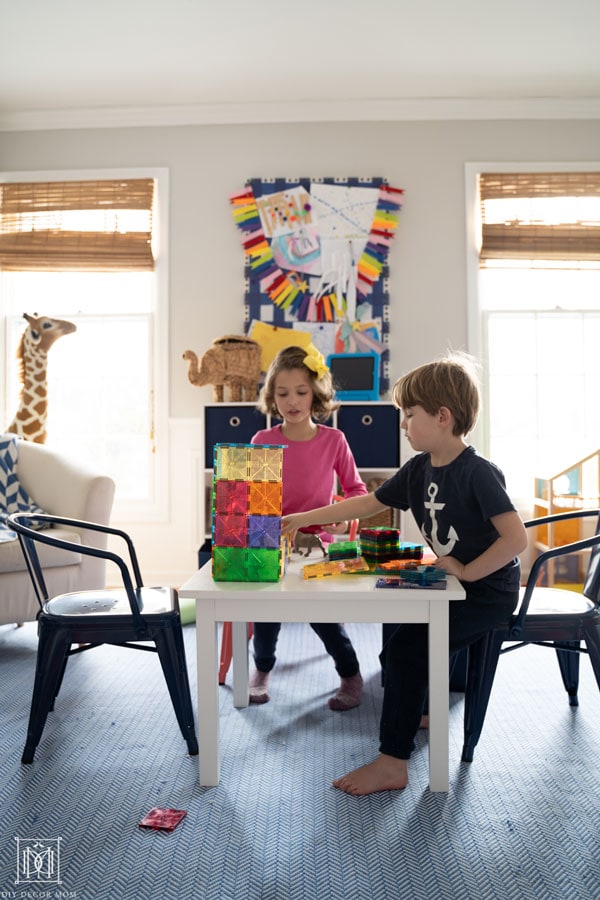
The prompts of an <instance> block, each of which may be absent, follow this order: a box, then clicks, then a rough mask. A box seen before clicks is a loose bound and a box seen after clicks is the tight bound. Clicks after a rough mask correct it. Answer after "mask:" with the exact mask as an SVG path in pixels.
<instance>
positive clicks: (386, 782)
mask: <svg viewBox="0 0 600 900" xmlns="http://www.w3.org/2000/svg"><path fill="white" fill-rule="evenodd" d="M332 784H333V786H334V787H336V788H339V790H340V791H345V792H346V793H347V794H352V795H353V796H355V797H362V796H364V795H365V794H376V793H377V792H378V791H402V790H404V788H405V787H406V785H407V784H408V764H407V761H406V760H405V759H396V757H395V756H388V755H387V753H380V754H379V756H378V757H377V758H376V759H374V760H373V762H370V763H367V765H366V766H361V767H360V768H359V769H354V771H353V772H348V774H347V775H342V777H341V778H336V779H335V780H334V781H333V782H332Z"/></svg>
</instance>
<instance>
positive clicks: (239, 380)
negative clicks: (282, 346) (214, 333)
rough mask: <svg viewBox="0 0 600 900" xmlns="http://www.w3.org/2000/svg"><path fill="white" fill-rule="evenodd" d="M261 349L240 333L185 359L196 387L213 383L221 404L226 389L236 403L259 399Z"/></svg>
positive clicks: (216, 342) (184, 356) (187, 355)
mask: <svg viewBox="0 0 600 900" xmlns="http://www.w3.org/2000/svg"><path fill="white" fill-rule="evenodd" d="M261 352H262V351H261V347H260V344H258V343H257V342H256V341H253V340H251V339H250V338H247V337H244V335H239V334H226V335H224V336H223V337H221V338H216V339H215V340H214V341H213V342H212V346H211V347H209V349H208V350H207V351H206V352H205V353H203V355H202V357H201V359H200V365H198V357H197V356H196V354H195V353H194V351H193V350H186V351H185V353H184V354H183V358H184V359H185V360H187V361H188V363H189V368H188V378H189V380H190V381H191V383H192V384H195V385H196V387H202V386H203V385H205V384H212V386H213V396H214V399H215V400H216V401H217V402H218V403H222V402H223V399H224V396H223V394H224V388H225V386H227V387H228V388H229V392H230V398H229V399H230V400H231V401H233V402H237V401H242V400H248V401H252V400H256V398H257V396H258V383H259V381H260V373H261V366H260V361H261Z"/></svg>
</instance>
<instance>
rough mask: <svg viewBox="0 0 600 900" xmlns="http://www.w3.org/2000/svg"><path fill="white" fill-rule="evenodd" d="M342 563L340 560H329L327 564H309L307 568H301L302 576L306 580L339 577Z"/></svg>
mask: <svg viewBox="0 0 600 900" xmlns="http://www.w3.org/2000/svg"><path fill="white" fill-rule="evenodd" d="M342 563H343V560H341V559H335V560H329V561H328V562H320V563H311V564H310V565H309V566H304V567H303V569H302V575H303V577H304V578H307V579H308V578H327V577H328V576H330V575H341V574H342Z"/></svg>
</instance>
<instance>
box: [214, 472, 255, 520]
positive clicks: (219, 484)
mask: <svg viewBox="0 0 600 900" xmlns="http://www.w3.org/2000/svg"><path fill="white" fill-rule="evenodd" d="M215 512H216V513H229V514H230V515H239V516H243V515H246V514H247V512H248V482H247V481H222V480H221V481H219V480H217V481H215Z"/></svg>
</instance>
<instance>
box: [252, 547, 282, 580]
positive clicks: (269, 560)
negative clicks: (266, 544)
mask: <svg viewBox="0 0 600 900" xmlns="http://www.w3.org/2000/svg"><path fill="white" fill-rule="evenodd" d="M281 565H282V561H281V550H270V549H266V548H261V549H249V550H248V551H247V568H246V577H245V578H244V581H279V579H280V577H281Z"/></svg>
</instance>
